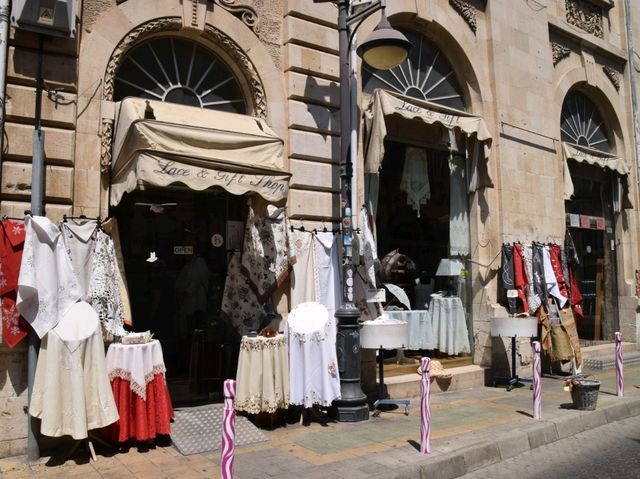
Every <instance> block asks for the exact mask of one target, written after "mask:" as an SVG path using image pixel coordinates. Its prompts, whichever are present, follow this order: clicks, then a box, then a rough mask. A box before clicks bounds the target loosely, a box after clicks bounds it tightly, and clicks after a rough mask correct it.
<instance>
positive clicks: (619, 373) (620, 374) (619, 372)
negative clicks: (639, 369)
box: [616, 332, 624, 397]
mask: <svg viewBox="0 0 640 479" xmlns="http://www.w3.org/2000/svg"><path fill="white" fill-rule="evenodd" d="M623 362H624V357H623V354H622V333H619V332H617V333H616V379H617V381H616V383H617V386H618V387H617V392H618V397H624V371H623V368H624V364H623Z"/></svg>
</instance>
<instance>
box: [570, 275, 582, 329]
mask: <svg viewBox="0 0 640 479" xmlns="http://www.w3.org/2000/svg"><path fill="white" fill-rule="evenodd" d="M569 286H570V287H571V309H572V310H573V314H574V315H575V317H576V325H577V326H578V327H582V320H583V319H584V313H583V312H582V304H581V303H582V293H581V292H580V288H578V282H577V281H576V275H575V273H574V272H573V266H572V265H569Z"/></svg>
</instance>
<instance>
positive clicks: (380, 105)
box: [364, 89, 493, 190]
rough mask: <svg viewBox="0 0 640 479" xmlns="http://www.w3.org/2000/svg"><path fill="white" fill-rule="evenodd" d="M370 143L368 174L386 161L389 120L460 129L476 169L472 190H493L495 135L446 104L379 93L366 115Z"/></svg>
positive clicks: (480, 123) (371, 102) (467, 115)
mask: <svg viewBox="0 0 640 479" xmlns="http://www.w3.org/2000/svg"><path fill="white" fill-rule="evenodd" d="M364 115H365V128H366V133H367V142H366V146H365V154H366V156H365V164H364V169H365V173H378V171H379V170H380V166H381V163H382V159H383V158H384V138H385V136H386V135H387V126H386V123H385V117H386V116H390V115H398V116H400V117H402V118H405V119H408V120H417V121H422V122H424V123H426V124H428V125H433V124H438V125H440V126H442V127H444V128H447V129H449V130H457V131H459V132H460V133H461V134H463V135H465V136H466V137H467V138H468V139H471V140H473V141H471V142H470V146H471V148H470V152H471V158H472V162H473V165H472V168H471V174H470V179H469V189H470V190H477V189H478V188H481V187H493V182H492V181H491V177H490V175H489V169H488V164H487V162H488V159H489V153H490V150H491V134H490V133H489V129H488V128H487V125H486V124H485V122H484V120H483V119H482V118H479V117H477V116H473V115H471V114H468V113H465V112H463V111H459V110H455V109H452V108H447V107H445V106H442V105H438V104H435V103H430V102H426V101H420V100H417V99H415V98H409V97H405V96H403V95H400V94H397V93H392V92H388V91H385V90H379V89H378V90H375V91H374V93H373V96H372V98H371V101H370V103H369V105H368V106H367V108H366V110H365V112H364Z"/></svg>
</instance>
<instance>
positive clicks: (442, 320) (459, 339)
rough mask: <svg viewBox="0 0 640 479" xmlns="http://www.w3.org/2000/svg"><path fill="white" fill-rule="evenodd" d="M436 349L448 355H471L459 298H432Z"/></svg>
mask: <svg viewBox="0 0 640 479" xmlns="http://www.w3.org/2000/svg"><path fill="white" fill-rule="evenodd" d="M429 314H430V316H431V327H432V328H433V336H434V338H435V348H436V349H438V350H440V351H441V352H443V353H447V354H453V355H455V354H460V353H471V346H470V345H469V332H468V330H467V320H466V317H465V314H464V306H463V305H462V300H461V299H460V298H458V297H457V296H437V295H432V296H431V302H430V303H429Z"/></svg>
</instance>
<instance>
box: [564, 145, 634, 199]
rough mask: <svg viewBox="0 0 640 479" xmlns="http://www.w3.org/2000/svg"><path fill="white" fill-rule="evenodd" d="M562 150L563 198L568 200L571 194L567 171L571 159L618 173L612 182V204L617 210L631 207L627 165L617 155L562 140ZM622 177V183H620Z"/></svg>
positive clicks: (569, 176) (570, 183) (569, 177)
mask: <svg viewBox="0 0 640 479" xmlns="http://www.w3.org/2000/svg"><path fill="white" fill-rule="evenodd" d="M562 152H563V154H564V159H565V162H564V199H565V200H570V199H571V197H572V196H573V181H572V180H571V173H570V172H569V165H568V163H567V162H568V161H569V160H573V161H576V162H578V163H586V164H588V165H592V166H597V167H599V168H602V169H606V170H610V171H613V172H615V173H617V174H618V177H617V178H616V180H617V181H615V182H614V203H616V202H618V205H615V204H614V207H615V209H616V210H617V211H619V210H620V207H621V208H624V209H628V208H633V205H632V203H631V198H630V197H629V166H627V163H626V162H625V161H624V160H623V159H622V158H620V157H619V156H615V155H611V154H609V153H605V152H603V151H600V150H595V149H593V148H588V147H586V146H580V145H575V144H573V143H567V142H562ZM622 179H624V185H622V184H621V183H622V181H621V180H622Z"/></svg>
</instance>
